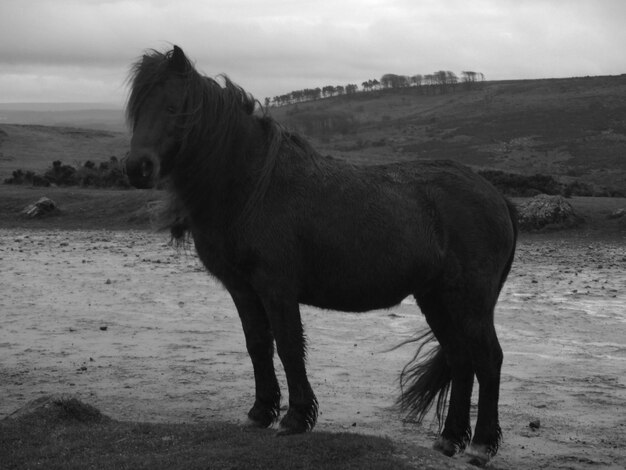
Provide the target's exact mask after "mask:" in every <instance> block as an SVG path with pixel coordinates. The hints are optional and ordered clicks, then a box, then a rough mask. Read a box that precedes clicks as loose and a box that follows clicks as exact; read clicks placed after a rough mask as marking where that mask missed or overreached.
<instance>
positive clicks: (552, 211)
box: [518, 194, 583, 231]
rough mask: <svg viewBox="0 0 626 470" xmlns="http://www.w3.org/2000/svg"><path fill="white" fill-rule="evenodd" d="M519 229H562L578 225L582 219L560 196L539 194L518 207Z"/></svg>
mask: <svg viewBox="0 0 626 470" xmlns="http://www.w3.org/2000/svg"><path fill="white" fill-rule="evenodd" d="M518 213H519V225H520V229H522V230H526V231H532V230H542V229H563V228H571V227H575V226H577V225H580V224H581V223H582V222H583V219H582V217H580V216H579V215H577V214H576V212H575V211H574V208H573V207H572V205H571V204H570V203H569V202H567V201H566V200H565V199H564V198H563V197H561V196H549V195H547V194H540V195H538V196H535V197H534V198H532V199H530V200H529V201H526V202H524V203H522V204H520V205H519V206H518Z"/></svg>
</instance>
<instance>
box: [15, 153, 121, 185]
mask: <svg viewBox="0 0 626 470" xmlns="http://www.w3.org/2000/svg"><path fill="white" fill-rule="evenodd" d="M4 183H5V184H28V185H32V186H50V185H51V184H54V185H56V186H83V187H96V188H129V187H130V184H129V182H128V178H127V177H126V174H125V173H124V167H123V164H122V162H120V161H119V160H118V158H117V157H114V156H113V157H111V158H110V159H109V161H108V162H101V163H100V164H99V165H98V164H96V163H95V162H92V161H90V160H87V161H86V162H85V163H83V164H82V165H78V168H74V167H73V166H71V165H64V164H63V162H61V161H60V160H55V161H54V162H52V167H51V168H48V170H46V171H45V172H44V174H43V175H36V174H35V173H34V172H32V171H27V172H24V171H23V170H15V171H14V172H13V175H12V177H11V178H7V179H5V180H4Z"/></svg>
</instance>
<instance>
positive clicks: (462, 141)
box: [270, 75, 626, 194]
mask: <svg viewBox="0 0 626 470" xmlns="http://www.w3.org/2000/svg"><path fill="white" fill-rule="evenodd" d="M270 112H271V114H272V116H274V117H275V118H276V119H277V120H278V121H280V122H283V123H284V124H285V125H286V126H287V127H288V128H291V129H293V130H296V131H298V132H300V133H302V134H305V135H306V136H307V137H309V138H310V139H311V141H312V143H313V144H314V146H315V147H316V148H317V149H318V150H320V151H321V152H322V153H328V154H333V155H335V156H341V157H344V158H347V159H351V160H354V161H361V162H365V163H376V162H383V161H388V160H408V159H416V158H417V159H422V158H423V159H431V158H449V159H453V160H457V161H460V162H463V163H465V164H468V165H470V166H473V167H474V168H477V169H497V170H502V171H508V172H515V173H522V174H535V173H542V174H550V175H554V176H557V177H558V178H559V179H561V180H562V181H563V182H571V181H572V180H579V181H582V182H585V183H589V184H592V185H594V186H595V187H596V189H597V190H598V191H601V190H602V188H611V189H614V190H618V191H621V192H623V193H624V194H626V75H621V76H610V77H585V78H568V79H550V80H519V81H507V82H485V83H483V84H482V87H480V88H479V89H475V90H470V91H465V90H462V89H461V88H459V89H458V90H457V91H456V92H452V93H447V94H423V90H422V89H420V88H404V89H397V90H380V91H374V92H368V93H356V94H352V95H345V96H340V97H335V98H328V99H322V100H317V101H310V102H305V103H298V104H293V105H288V106H283V107H278V108H272V109H271V110H270Z"/></svg>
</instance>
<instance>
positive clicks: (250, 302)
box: [229, 288, 280, 428]
mask: <svg viewBox="0 0 626 470" xmlns="http://www.w3.org/2000/svg"><path fill="white" fill-rule="evenodd" d="M229 291H230V295H231V297H232V298H233V301H234V302H235V306H236V307H237V312H238V313H239V318H240V319H241V325H242V326H243V331H244V334H245V336H246V348H247V349H248V354H249V355H250V359H251V360H252V367H253V369H254V382H255V388H256V395H255V400H254V405H253V406H252V408H251V409H250V411H249V412H248V418H249V419H250V421H251V422H252V424H253V425H255V426H259V427H264V428H266V427H268V426H271V425H272V423H273V422H274V421H276V420H277V419H278V416H279V414H280V388H279V385H278V380H276V373H275V371H274V361H273V358H274V337H273V335H272V330H271V328H270V323H269V319H268V317H267V315H266V314H265V309H264V308H263V304H262V303H261V301H260V300H259V298H258V296H257V295H256V294H255V293H254V291H252V290H251V289H250V290H247V289H244V290H242V289H232V288H231V289H229Z"/></svg>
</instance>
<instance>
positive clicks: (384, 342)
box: [0, 230, 626, 469]
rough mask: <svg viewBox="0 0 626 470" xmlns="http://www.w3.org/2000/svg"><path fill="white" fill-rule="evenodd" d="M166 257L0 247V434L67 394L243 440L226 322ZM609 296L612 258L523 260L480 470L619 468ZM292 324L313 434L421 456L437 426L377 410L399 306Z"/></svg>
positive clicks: (152, 238)
mask: <svg viewBox="0 0 626 470" xmlns="http://www.w3.org/2000/svg"><path fill="white" fill-rule="evenodd" d="M167 241H168V240H167V237H166V236H165V235H158V234H151V233H147V232H106V231H91V232H87V231H85V232H78V231H72V232H67V231H24V230H0V286H2V287H1V292H2V294H1V295H0V312H1V313H0V357H1V363H0V397H2V398H1V399H0V418H2V417H3V416H5V415H7V414H10V413H11V412H12V411H14V410H15V409H17V408H19V407H20V406H22V405H24V404H25V403H26V402H27V401H29V400H31V399H34V398H37V397H39V396H41V395H43V394H51V393H70V394H74V395H76V396H78V397H79V398H81V399H84V400H85V401H87V402H88V403H91V404H93V405H95V406H97V407H98V408H100V409H101V410H102V411H103V412H105V413H107V414H109V415H110V416H112V417H114V418H117V419H124V420H144V421H176V422H193V421H205V420H227V421H232V422H238V421H241V422H244V419H245V413H246V412H247V410H248V408H249V406H250V405H251V403H252V400H253V393H254V392H253V388H252V387H253V385H252V370H251V369H252V368H251V365H250V362H249V360H248V358H247V354H246V352H245V347H244V342H243V333H242V332H241V328H240V324H239V320H238V318H237V315H236V312H235V310H234V307H233V304H232V302H231V301H230V298H229V297H228V294H227V293H226V292H225V291H224V290H223V289H222V288H221V287H220V286H219V285H218V284H217V283H216V282H214V281H213V280H212V279H211V278H210V277H209V276H207V275H206V274H205V273H204V271H203V269H202V268H201V266H199V264H198V262H197V260H196V258H195V256H194V254H193V252H192V251H187V252H185V251H176V250H175V249H173V248H172V247H170V246H168V244H167ZM624 286H626V242H625V241H624V240H613V241H600V240H585V239H574V238H570V239H563V240H558V239H555V238H544V239H539V238H526V239H524V240H523V241H522V242H521V243H520V245H519V249H518V255H517V260H516V263H515V265H514V268H513V272H512V273H511V276H510V278H509V282H508V284H507V285H506V287H505V289H504V291H503V293H502V296H501V300H500V303H499V305H498V309H497V314H496V323H497V328H498V333H499V336H500V340H501V343H502V346H503V349H504V352H505V363H504V367H503V377H502V382H503V383H502V392H501V407H500V410H501V424H502V427H503V432H504V443H503V445H502V447H501V450H500V453H499V455H498V457H497V458H496V459H494V461H493V462H492V466H493V467H494V468H505V469H517V468H574V469H582V468H594V469H598V468H610V469H618V468H625V466H626V448H625V447H626V291H625V289H624ZM303 317H304V321H305V327H306V331H307V334H308V337H309V345H310V346H309V351H310V352H309V373H310V378H311V382H312V385H313V387H314V389H315V390H316V393H317V396H318V399H319V401H320V409H321V416H320V420H319V423H318V429H323V430H331V431H349V432H362V433H371V434H378V435H387V436H389V437H391V438H393V439H396V440H399V441H401V442H410V443H417V444H420V445H424V446H428V447H430V445H431V442H432V439H433V438H434V435H435V432H436V426H435V425H434V423H431V422H428V423H425V424H424V425H422V426H418V425H415V424H412V423H403V422H402V420H401V417H399V416H398V415H397V414H395V413H394V412H393V411H391V410H390V408H389V407H390V405H391V404H392V403H393V401H394V399H395V397H396V396H397V394H398V384H397V377H398V373H399V371H400V370H401V368H402V366H403V365H404V364H405V363H406V362H407V361H408V360H409V359H410V358H411V357H412V355H413V351H412V350H411V348H410V347H404V348H400V349H397V350H394V351H391V352H389V351H388V350H389V349H390V348H392V347H393V346H395V345H397V344H398V343H400V342H401V341H402V340H404V339H406V338H408V337H410V336H411V335H412V334H413V333H414V332H415V331H416V330H417V329H419V328H421V327H423V326H424V320H423V318H422V316H421V314H420V313H419V310H418V309H417V308H416V307H415V305H414V304H413V302H412V301H410V300H409V299H407V300H405V301H404V302H403V304H402V305H400V306H399V307H397V308H395V309H393V310H389V311H376V312H369V313H364V314H346V313H337V312H327V311H321V310H316V309H313V308H308V307H303ZM281 380H282V382H283V388H284V379H282V378H281ZM285 393H286V392H285ZM474 408H475V407H474ZM534 420H540V427H539V428H538V429H536V430H533V429H531V428H530V427H529V423H530V422H531V421H534Z"/></svg>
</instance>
